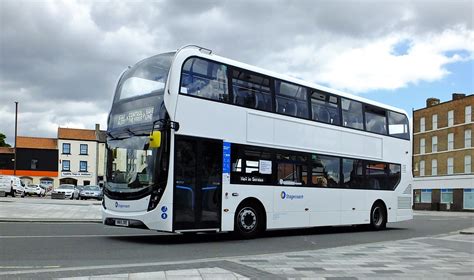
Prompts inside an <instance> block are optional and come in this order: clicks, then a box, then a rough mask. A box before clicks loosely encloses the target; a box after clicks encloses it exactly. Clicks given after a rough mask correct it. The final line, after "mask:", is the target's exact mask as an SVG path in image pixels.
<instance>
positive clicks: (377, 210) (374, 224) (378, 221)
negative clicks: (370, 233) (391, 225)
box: [370, 202, 387, 230]
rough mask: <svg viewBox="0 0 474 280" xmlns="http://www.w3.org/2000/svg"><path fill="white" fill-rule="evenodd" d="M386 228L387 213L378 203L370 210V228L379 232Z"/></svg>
mask: <svg viewBox="0 0 474 280" xmlns="http://www.w3.org/2000/svg"><path fill="white" fill-rule="evenodd" d="M386 226H387V211H386V210H385V207H384V205H383V204H382V203H380V202H378V203H375V204H374V206H372V210H370V227H371V228H372V230H381V229H384V228H385V227H386Z"/></svg>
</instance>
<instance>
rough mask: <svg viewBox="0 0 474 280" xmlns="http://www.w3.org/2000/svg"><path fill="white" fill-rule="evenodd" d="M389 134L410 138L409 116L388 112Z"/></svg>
mask: <svg viewBox="0 0 474 280" xmlns="http://www.w3.org/2000/svg"><path fill="white" fill-rule="evenodd" d="M388 134H389V135H391V136H394V137H397V138H401V139H407V140H409V139H410V132H409V131H408V118H407V117H406V116H405V115H404V114H400V113H396V112H392V111H389V112H388Z"/></svg>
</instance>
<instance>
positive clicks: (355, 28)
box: [0, 0, 474, 143]
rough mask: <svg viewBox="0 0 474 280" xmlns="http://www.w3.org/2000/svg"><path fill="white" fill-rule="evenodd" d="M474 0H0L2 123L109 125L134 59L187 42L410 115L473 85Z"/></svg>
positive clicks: (48, 132)
mask: <svg viewBox="0 0 474 280" xmlns="http://www.w3.org/2000/svg"><path fill="white" fill-rule="evenodd" d="M473 3H474V1H472V0H467V1H462V0H443V1H437V0H419V1H402V0H391V1H380V0H370V1H369V0H366V1H349V0H322V1H317V0H309V1H288V0H287V1H279V0H271V1H266V0H259V1H257V0H251V1H237V0H231V1H225V0H216V1H179V0H178V1H177V0H169V1H167V0H162V1H153V2H151V1H147V2H139V1H133V2H131V1H130V2H128V1H94V2H91V1H80V0H77V1H74V0H73V1H19V0H12V1H10V0H2V1H0V132H3V133H4V134H6V135H7V141H8V142H9V143H12V142H13V134H14V108H15V107H14V101H19V104H20V106H19V108H20V115H19V135H26V136H45V137H55V136H56V132H57V127H58V125H59V126H61V127H75V128H90V129H92V128H93V127H94V124H95V123H100V124H101V127H102V128H105V127H106V120H107V114H108V110H109V109H110V105H111V99H112V94H113V90H114V84H115V82H116V80H117V77H118V75H119V74H120V73H121V71H122V70H123V69H124V68H125V67H126V66H128V65H132V64H134V63H135V62H137V61H138V60H140V59H142V58H145V57H148V56H151V55H154V54H157V53H161V52H165V51H170V50H174V49H177V48H179V47H180V46H182V45H184V44H189V43H193V44H198V45H202V46H205V47H207V48H210V49H212V50H213V51H214V52H215V53H217V54H219V55H222V56H225V57H229V58H232V59H235V60H239V61H242V62H246V63H249V64H253V65H257V66H260V67H263V68H267V69H271V70H274V71H277V72H281V73H285V74H289V75H292V76H295V77H299V78H302V79H305V80H309V81H312V82H316V83H318V84H322V85H325V86H329V87H331V88H336V89H339V90H343V91H346V92H349V93H353V94H357V95H360V96H364V97H367V98H370V99H374V100H377V101H381V102H384V103H387V104H390V105H393V106H396V107H401V108H403V109H405V110H407V111H409V112H411V110H412V108H421V107H423V106H424V103H425V99H426V98H427V97H438V98H440V99H442V100H448V99H450V95H451V93H453V92H464V93H471V94H472V93H473V92H474V85H473V83H474V82H473V78H472V77H473V76H474V31H473V18H474V4H473Z"/></svg>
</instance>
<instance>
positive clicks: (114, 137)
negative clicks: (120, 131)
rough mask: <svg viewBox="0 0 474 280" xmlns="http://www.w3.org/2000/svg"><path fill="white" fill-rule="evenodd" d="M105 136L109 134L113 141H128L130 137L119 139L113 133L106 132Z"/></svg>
mask: <svg viewBox="0 0 474 280" xmlns="http://www.w3.org/2000/svg"><path fill="white" fill-rule="evenodd" d="M105 134H107V136H108V137H110V138H112V140H123V139H127V138H129V137H117V136H114V135H113V134H112V133H110V132H106V133H105Z"/></svg>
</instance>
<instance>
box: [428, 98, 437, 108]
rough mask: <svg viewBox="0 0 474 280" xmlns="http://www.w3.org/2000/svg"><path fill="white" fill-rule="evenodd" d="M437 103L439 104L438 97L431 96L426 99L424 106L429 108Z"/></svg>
mask: <svg viewBox="0 0 474 280" xmlns="http://www.w3.org/2000/svg"><path fill="white" fill-rule="evenodd" d="M438 104H439V99H438V98H433V97H431V98H428V99H426V108H429V107H432V106H435V105H438Z"/></svg>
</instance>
